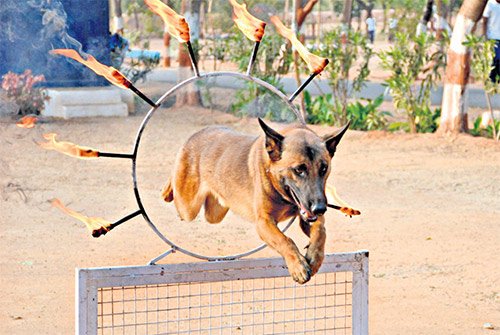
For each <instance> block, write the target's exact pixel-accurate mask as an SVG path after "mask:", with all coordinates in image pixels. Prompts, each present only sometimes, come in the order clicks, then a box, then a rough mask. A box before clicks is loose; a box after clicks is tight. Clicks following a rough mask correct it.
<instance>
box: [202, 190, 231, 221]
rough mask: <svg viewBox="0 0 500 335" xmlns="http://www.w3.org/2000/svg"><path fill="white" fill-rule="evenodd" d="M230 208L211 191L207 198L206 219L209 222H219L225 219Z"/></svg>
mask: <svg viewBox="0 0 500 335" xmlns="http://www.w3.org/2000/svg"><path fill="white" fill-rule="evenodd" d="M228 210H229V208H228V207H225V206H223V205H221V203H220V202H219V200H218V199H217V197H215V196H214V195H213V194H211V193H209V194H208V195H207V197H206V199H205V219H206V220H207V221H208V222H209V223H219V222H221V221H222V219H224V217H225V216H226V214H227V211H228Z"/></svg>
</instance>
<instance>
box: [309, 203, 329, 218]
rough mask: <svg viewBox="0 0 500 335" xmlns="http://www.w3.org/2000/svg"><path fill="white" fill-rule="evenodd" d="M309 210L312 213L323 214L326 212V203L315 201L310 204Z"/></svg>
mask: <svg viewBox="0 0 500 335" xmlns="http://www.w3.org/2000/svg"><path fill="white" fill-rule="evenodd" d="M311 211H312V213H313V214H314V215H323V214H325V212H326V204H325V203H322V202H318V203H315V204H313V205H312V206H311Z"/></svg>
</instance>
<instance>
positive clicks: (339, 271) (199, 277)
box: [77, 252, 368, 334]
mask: <svg viewBox="0 0 500 335" xmlns="http://www.w3.org/2000/svg"><path fill="white" fill-rule="evenodd" d="M367 255H368V254H367V253H366V252H357V253H346V254H332V255H327V256H326V257H325V262H324V264H323V266H322V268H321V270H320V272H319V273H318V274H317V275H315V276H314V277H313V278H312V279H311V281H309V282H308V283H307V284H306V285H298V284H296V283H294V282H293V281H292V280H291V278H290V277H289V275H288V271H287V269H286V267H285V266H284V263H283V260H282V259H281V258H272V259H257V260H255V259H248V260H236V261H224V262H207V263H191V264H175V265H150V266H141V267H119V268H99V269H80V270H77V283H78V290H79V292H80V294H79V298H78V300H77V334H306V333H307V334H367V305H368V296H367V294H368V292H367V289H368V282H367V278H368V277H367V272H368V259H367Z"/></svg>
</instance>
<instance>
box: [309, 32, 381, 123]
mask: <svg viewBox="0 0 500 335" xmlns="http://www.w3.org/2000/svg"><path fill="white" fill-rule="evenodd" d="M345 34H346V35H345ZM323 45H324V46H323V47H320V48H319V50H318V52H317V53H318V54H319V55H320V56H322V57H326V58H328V59H329V60H330V63H329V64H328V66H327V67H326V68H325V71H326V73H327V76H328V83H329V85H330V87H331V89H332V95H333V102H334V109H335V110H336V112H335V114H338V115H339V116H340V117H339V118H338V119H335V120H334V121H335V122H336V123H337V124H338V125H340V124H344V123H345V122H347V119H348V117H347V109H346V107H347V99H348V98H349V97H351V96H353V95H354V94H355V93H356V92H359V91H360V90H361V89H362V88H363V85H364V83H365V81H366V79H367V77H368V75H369V73H370V70H369V68H368V63H369V61H370V58H371V56H372V54H373V51H372V49H371V48H370V47H369V45H368V40H367V39H366V37H365V36H364V35H362V34H361V33H359V32H354V31H347V32H345V31H342V30H341V28H337V29H334V30H332V31H329V32H327V33H326V34H325V35H324V36H323ZM357 62H360V64H359V70H358V71H357V73H355V74H354V76H353V77H351V76H350V72H351V68H352V67H353V66H354V64H356V63H357Z"/></svg>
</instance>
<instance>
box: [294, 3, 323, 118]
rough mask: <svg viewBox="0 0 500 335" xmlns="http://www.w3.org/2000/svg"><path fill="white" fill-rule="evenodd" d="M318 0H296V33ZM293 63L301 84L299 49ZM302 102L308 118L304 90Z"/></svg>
mask: <svg viewBox="0 0 500 335" xmlns="http://www.w3.org/2000/svg"><path fill="white" fill-rule="evenodd" d="M317 2H318V0H294V3H293V5H294V6H293V7H294V8H293V15H294V16H293V25H292V28H293V29H294V32H295V34H298V33H299V32H300V30H301V28H302V24H303V23H304V21H305V20H306V17H307V15H309V13H311V11H312V10H313V8H314V5H315V4H316V3H317ZM299 39H300V41H301V42H302V43H304V40H305V38H304V36H299ZM293 63H294V66H295V81H296V82H297V85H298V86H300V85H301V84H302V82H301V80H300V69H299V54H298V53H297V51H294V52H293ZM299 99H300V101H299V103H300V112H301V113H302V116H303V117H304V120H307V112H306V107H305V101H304V92H302V93H301V94H300V96H299Z"/></svg>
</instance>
